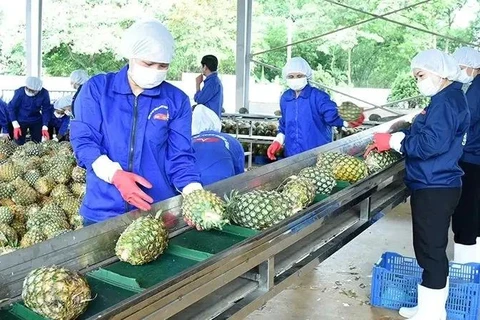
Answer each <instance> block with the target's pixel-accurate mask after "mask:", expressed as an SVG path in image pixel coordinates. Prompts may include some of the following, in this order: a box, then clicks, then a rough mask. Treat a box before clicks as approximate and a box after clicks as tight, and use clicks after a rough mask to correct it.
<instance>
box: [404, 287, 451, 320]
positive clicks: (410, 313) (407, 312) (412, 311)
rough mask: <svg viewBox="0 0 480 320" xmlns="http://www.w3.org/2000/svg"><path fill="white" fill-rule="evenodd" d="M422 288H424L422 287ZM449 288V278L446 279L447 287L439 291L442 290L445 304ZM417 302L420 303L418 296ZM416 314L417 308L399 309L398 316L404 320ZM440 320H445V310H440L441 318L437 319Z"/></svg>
mask: <svg viewBox="0 0 480 320" xmlns="http://www.w3.org/2000/svg"><path fill="white" fill-rule="evenodd" d="M418 287H419V288H418V291H419V292H420V287H421V286H420V285H419V286H418ZM422 288H424V287H422ZM449 288H450V278H447V285H446V286H445V289H441V290H444V295H445V296H444V299H445V303H446V302H447V300H448V290H449ZM418 300H419V301H420V294H419V297H418ZM417 312H418V306H416V307H413V308H400V310H399V312H398V313H399V314H400V315H401V316H402V317H404V318H408V319H410V318H412V317H414V316H415V315H416V314H417ZM439 319H440V320H446V319H447V311H446V310H445V308H444V309H443V310H442V314H441V317H440V318H439Z"/></svg>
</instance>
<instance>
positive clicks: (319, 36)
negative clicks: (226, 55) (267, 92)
mask: <svg viewBox="0 0 480 320" xmlns="http://www.w3.org/2000/svg"><path fill="white" fill-rule="evenodd" d="M431 1H432V0H424V1H420V2H417V3H414V4H412V5H409V6H407V7H403V8H400V9H397V10H394V11H390V12H387V13H384V14H382V15H381V16H380V17H386V16H389V15H392V14H395V13H398V12H401V11H404V10H408V9H411V8H413V7H417V6H419V5H422V4H425V3H427V2H431ZM377 19H378V18H377V17H374V18H369V19H365V20H362V21H359V22H356V23H353V24H350V25H348V26H345V27H342V28H339V29H335V30H331V31H328V32H325V33H322V34H320V35H317V36H314V37H310V38H306V39H302V40H299V41H295V42H292V43H288V44H286V45H283V46H279V47H275V48H271V49H268V50H264V51H260V52H255V53H252V57H254V56H258V55H260V54H264V53H267V52H271V51H276V50H280V49H284V48H288V47H291V46H294V45H297V44H300V43H304V42H309V41H313V40H316V39H319V38H323V37H325V36H328V35H331V34H334V33H337V32H340V31H343V30H347V29H350V28H353V27H357V26H359V25H362V24H365V23H367V22H370V21H373V20H377Z"/></svg>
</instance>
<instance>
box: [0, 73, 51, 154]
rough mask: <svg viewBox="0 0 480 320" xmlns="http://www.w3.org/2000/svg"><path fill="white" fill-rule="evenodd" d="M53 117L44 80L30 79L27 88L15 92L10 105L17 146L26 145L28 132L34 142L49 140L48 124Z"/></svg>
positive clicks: (26, 83)
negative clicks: (43, 139)
mask: <svg viewBox="0 0 480 320" xmlns="http://www.w3.org/2000/svg"><path fill="white" fill-rule="evenodd" d="M51 115H52V113H51V106H50V95H49V93H48V91H47V90H46V89H45V88H43V83H42V80H40V79H39V78H36V77H28V78H27V80H26V82H25V86H23V87H20V88H18V89H17V90H15V93H14V95H13V99H12V100H11V101H10V103H9V104H8V116H9V120H10V121H11V122H12V126H13V137H14V139H15V140H16V141H17V144H19V145H23V144H24V143H25V137H26V135H27V131H29V132H30V136H31V138H32V141H34V142H41V141H42V136H43V137H44V138H45V139H49V138H50V136H49V134H48V123H49V122H50V117H51Z"/></svg>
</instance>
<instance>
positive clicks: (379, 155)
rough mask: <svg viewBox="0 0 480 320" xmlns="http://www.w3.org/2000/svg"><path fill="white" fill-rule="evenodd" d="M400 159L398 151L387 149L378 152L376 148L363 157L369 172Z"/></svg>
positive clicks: (388, 165) (381, 168)
mask: <svg viewBox="0 0 480 320" xmlns="http://www.w3.org/2000/svg"><path fill="white" fill-rule="evenodd" d="M400 159H401V156H400V154H399V153H397V152H395V151H392V150H389V151H384V152H378V150H372V151H370V153H369V154H368V155H367V157H366V158H365V163H366V164H367V167H368V171H369V173H370V174H374V173H376V172H378V171H381V170H383V169H386V168H388V167H390V166H391V165H392V164H394V163H395V162H397V161H398V160H400Z"/></svg>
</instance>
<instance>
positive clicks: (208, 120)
mask: <svg viewBox="0 0 480 320" xmlns="http://www.w3.org/2000/svg"><path fill="white" fill-rule="evenodd" d="M220 130H222V122H221V121H220V118H219V117H218V115H217V114H216V113H215V112H213V111H212V110H210V109H209V108H207V107H206V106H204V105H203V104H197V106H196V107H195V109H194V110H193V114H192V136H194V135H197V134H199V133H200V132H203V131H218V132H220Z"/></svg>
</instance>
